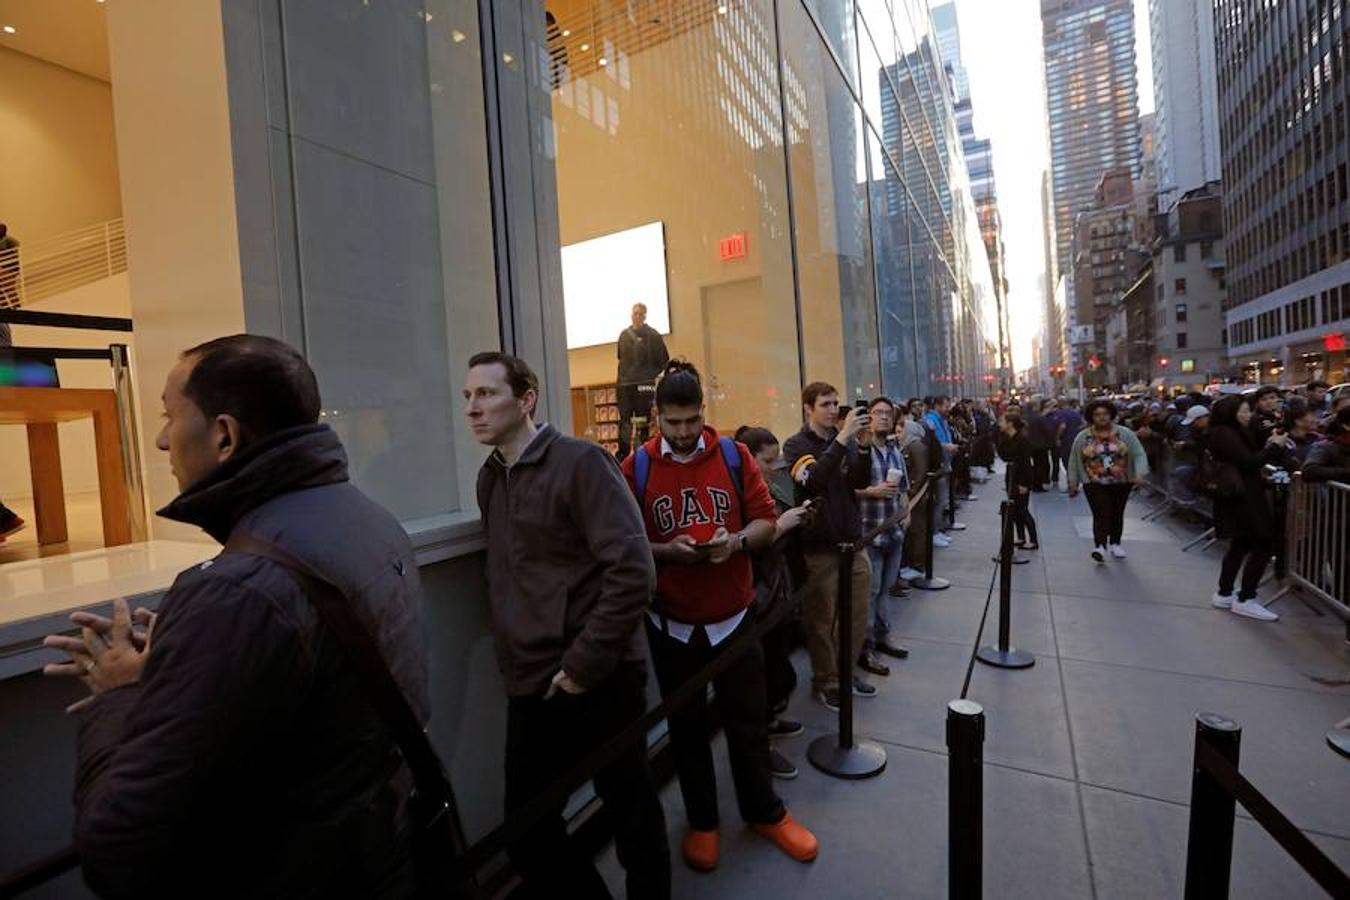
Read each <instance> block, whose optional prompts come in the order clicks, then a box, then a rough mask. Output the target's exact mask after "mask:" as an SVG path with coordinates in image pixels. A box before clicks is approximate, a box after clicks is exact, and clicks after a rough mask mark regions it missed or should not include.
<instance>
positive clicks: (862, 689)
mask: <svg viewBox="0 0 1350 900" xmlns="http://www.w3.org/2000/svg"><path fill="white" fill-rule="evenodd" d="M876 695H877V689H876V688H875V687H873V686H872V685H870V684H868V683H867V682H865V681H863V680H862V679H861V678H859V677H858V676H856V675H855V676H853V696H855V697H875V696H876Z"/></svg>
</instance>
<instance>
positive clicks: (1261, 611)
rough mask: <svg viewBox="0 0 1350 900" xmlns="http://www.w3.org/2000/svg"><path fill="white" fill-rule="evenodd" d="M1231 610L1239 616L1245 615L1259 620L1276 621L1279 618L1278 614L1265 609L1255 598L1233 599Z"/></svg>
mask: <svg viewBox="0 0 1350 900" xmlns="http://www.w3.org/2000/svg"><path fill="white" fill-rule="evenodd" d="M1232 610H1233V612H1234V613H1236V614H1237V615H1239V616H1246V617H1247V618H1249V619H1256V620H1257V621H1260V622H1278V621H1279V620H1280V617H1279V615H1278V614H1276V613H1273V612H1271V611H1270V610H1268V609H1266V608H1265V607H1264V606H1262V605H1261V604H1260V603H1257V602H1256V601H1255V600H1234V601H1233V606H1232Z"/></svg>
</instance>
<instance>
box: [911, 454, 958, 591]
mask: <svg viewBox="0 0 1350 900" xmlns="http://www.w3.org/2000/svg"><path fill="white" fill-rule="evenodd" d="M937 480H938V475H937V473H936V472H929V473H928V479H927V481H928V484H927V486H926V487H925V488H924V491H925V492H926V494H925V496H926V497H927V498H928V516H927V518H928V555H927V561H926V562H925V563H924V567H923V577H922V578H915V579H913V580H911V581H910V583H909V586H910V587H912V588H918V589H919V590H921V591H945V590H946V589H947V588H949V587H951V586H952V583H951V582H950V581H948V580H947V579H945V578H938V577H936V576H935V575H934V574H933V532H934V531H935V530H936V529H937Z"/></svg>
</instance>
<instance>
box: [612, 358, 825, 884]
mask: <svg viewBox="0 0 1350 900" xmlns="http://www.w3.org/2000/svg"><path fill="white" fill-rule="evenodd" d="M703 415H704V407H703V385H702V382H701V380H700V378H699V374H698V371H697V370H696V369H695V368H694V367H693V366H692V365H690V364H689V363H687V362H684V361H682V360H673V361H671V362H670V363H669V364H667V366H666V369H665V371H664V372H663V373H662V375H661V377H660V380H659V381H658V382H657V384H656V418H657V424H658V426H659V428H660V434H658V435H656V436H654V437H652V438H651V439H650V440H649V441H647V442H646V443H645V444H643V445H642V446H641V447H639V448H637V449H636V450H635V451H634V453H633V454H632V455H631V456H629V457H628V458H627V459H625V460H624V462H623V474H624V477H625V478H626V479H627V481H628V486H629V487H630V488H631V489H632V491H633V494H634V496H635V497H636V498H637V502H638V506H639V508H640V509H641V512H642V517H643V520H644V523H645V525H646V531H647V539H648V540H649V541H650V543H651V547H652V555H653V556H654V557H655V559H656V572H657V583H656V599H655V602H654V603H653V604H652V608H651V609H650V610H648V612H647V616H646V619H647V643H648V646H650V648H651V652H652V663H653V665H654V666H655V667H656V679H657V682H658V683H659V684H660V686H661V693H662V695H663V696H669V695H670V694H671V693H672V692H674V691H676V690H678V689H679V687H680V686H681V685H683V684H684V683H686V682H687V681H689V679H691V678H693V677H694V676H695V675H697V674H698V672H699V670H701V669H702V668H703V667H704V666H706V665H708V664H709V663H711V662H712V661H713V660H715V659H717V658H718V657H719V656H721V655H722V654H723V653H724V652H727V649H728V648H729V647H737V641H739V640H744V639H749V640H751V642H752V643H751V645H750V649H748V650H746V651H744V652H741V653H740V655H739V656H738V657H736V659H735V661H734V662H732V663H731V665H730V666H729V667H728V668H726V669H725V670H723V671H722V673H721V674H720V675H718V676H716V677H715V678H714V679H713V688H714V691H715V700H714V701H713V702H714V703H715V705H716V707H717V712H718V718H719V719H720V720H721V724H722V733H723V734H724V735H725V736H726V742H727V755H728V756H729V757H730V760H731V779H732V782H733V785H734V787H735V790H736V801H737V806H738V807H739V809H740V813H741V818H742V819H743V820H744V821H745V822H746V824H748V825H750V827H751V828H752V829H753V830H754V831H756V832H757V833H759V834H760V835H763V836H764V837H766V838H768V839H769V840H770V841H772V842H773V843H774V844H776V845H777V846H778V847H779V848H780V849H782V850H783V852H784V853H786V854H787V855H788V856H790V857H792V858H793V859H795V860H797V861H798V862H810V861H811V860H813V859H815V858H816V853H817V850H818V843H817V841H816V838H815V835H813V834H811V832H809V831H807V830H806V829H805V828H803V827H802V826H801V825H799V824H797V822H796V821H795V820H794V819H793V818H792V816H791V814H789V813H788V811H787V809H786V808H785V807H784V806H783V801H782V800H780V799H779V798H778V795H777V794H775V793H774V789H773V781H772V778H771V776H770V774H769V732H768V714H767V710H766V693H765V691H766V686H765V675H764V655H763V648H762V647H761V646H760V644H759V642H758V641H757V640H755V639H754V638H753V636H752V635H751V634H750V633H751V631H753V628H754V620H755V615H754V612H753V609H752V605H753V602H754V599H755V574H754V567H753V566H752V564H751V554H753V553H756V552H759V551H763V550H767V549H768V548H769V547H770V546H771V545H772V544H773V541H774V536H775V532H776V525H775V519H776V518H777V517H776V514H775V512H774V503H773V497H772V496H771V495H770V494H769V487H768V485H767V484H766V483H765V481H764V477H763V475H762V474H760V471H759V466H758V465H756V464H755V460H754V457H752V456H751V455H750V451H749V450H748V449H747V448H746V447H745V445H744V444H738V443H736V442H735V441H733V440H731V439H729V438H719V437H718V435H717V430H716V429H714V428H712V427H711V426H709V425H707V424H706V423H705V422H704V418H703ZM667 721H668V722H669V723H670V743H671V747H672V748H673V750H674V755H675V771H676V774H677V775H678V777H679V781H680V794H681V796H682V797H683V798H684V809H685V815H686V817H687V819H688V823H689V827H688V829H687V830H686V831H685V836H684V841H683V845H682V848H683V855H684V861H685V862H686V863H687V864H688V865H689V867H690V868H692V869H695V870H697V871H700V872H710V871H712V870H713V869H715V868H716V867H717V864H718V861H719V858H720V855H721V838H720V831H719V828H720V821H721V817H720V815H719V812H718V803H717V778H716V775H715V774H714V771H713V754H712V745H711V740H712V721H711V719H710V717H709V710H708V700H707V695H706V693H705V694H700V695H698V696H696V697H694V698H693V699H692V700H690V702H689V703H687V704H685V705H684V706H682V707H680V708H678V709H674V710H671V712H670V715H669V716H667Z"/></svg>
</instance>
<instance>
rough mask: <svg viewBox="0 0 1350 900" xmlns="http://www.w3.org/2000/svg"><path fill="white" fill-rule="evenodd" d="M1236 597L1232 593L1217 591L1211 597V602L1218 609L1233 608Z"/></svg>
mask: <svg viewBox="0 0 1350 900" xmlns="http://www.w3.org/2000/svg"><path fill="white" fill-rule="evenodd" d="M1236 599H1237V598H1236V597H1235V596H1233V595H1232V594H1220V593H1219V592H1218V591H1215V592H1214V596H1213V597H1210V598H1209V602H1210V604H1212V605H1213V606H1215V607H1216V608H1218V609H1232V608H1233V601H1234V600H1236Z"/></svg>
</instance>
